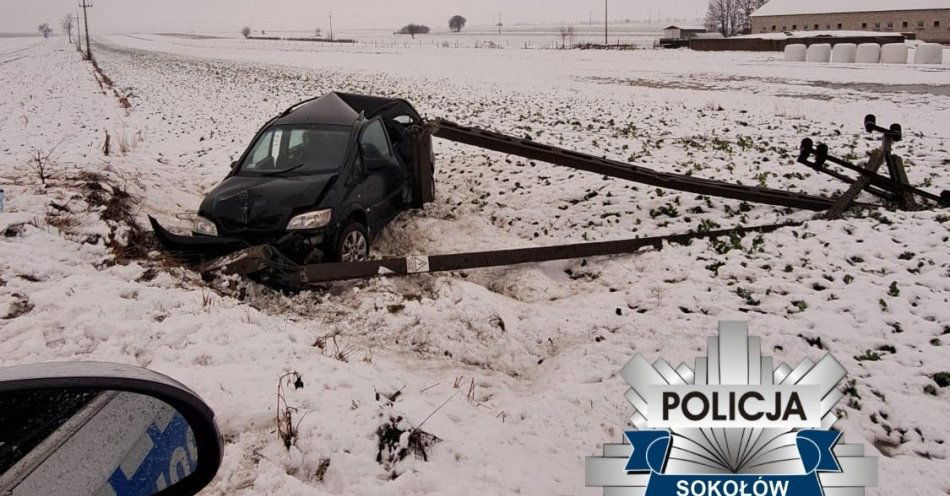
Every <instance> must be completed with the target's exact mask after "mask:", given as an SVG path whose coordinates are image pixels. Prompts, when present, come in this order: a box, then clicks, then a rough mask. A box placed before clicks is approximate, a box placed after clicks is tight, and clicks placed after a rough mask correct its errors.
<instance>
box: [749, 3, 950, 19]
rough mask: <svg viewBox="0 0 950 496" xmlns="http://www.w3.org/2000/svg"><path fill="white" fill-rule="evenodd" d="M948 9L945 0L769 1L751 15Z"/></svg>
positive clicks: (948, 6) (949, 4)
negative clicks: (898, 0)
mask: <svg viewBox="0 0 950 496" xmlns="http://www.w3.org/2000/svg"><path fill="white" fill-rule="evenodd" d="M929 9H950V3H948V2H947V0H903V1H902V2H897V3H896V2H894V1H893V0H770V1H769V2H768V3H766V4H765V5H763V6H762V7H760V8H759V9H758V10H756V11H755V12H753V13H752V17H765V16H779V15H798V14H839V13H847V12H882V11H892V10H894V11H905V10H929Z"/></svg>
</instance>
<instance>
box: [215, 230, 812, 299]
mask: <svg viewBox="0 0 950 496" xmlns="http://www.w3.org/2000/svg"><path fill="white" fill-rule="evenodd" d="M800 225H802V223H801V222H787V223H783V224H771V225H763V226H755V227H740V228H735V229H722V230H718V231H707V232H694V233H688V234H674V235H670V236H651V237H646V238H635V239H625V240H619V241H600V242H593V243H580V244H572V245H559V246H542V247H533V248H515V249H510V250H496V251H482V252H471V253H456V254H451V255H431V256H426V255H414V256H409V257H405V258H390V259H385V260H371V261H366V262H350V263H329V264H314V265H307V266H304V267H301V268H300V270H299V273H298V274H299V283H300V285H301V286H306V285H313V284H319V283H325V282H332V281H345V280H350V279H369V278H375V277H393V276H407V275H412V274H430V273H435V272H450V271H456V270H467V269H480V268H487V267H500V266H508V265H518V264H526V263H538V262H550V261H554V260H572V259H580V258H589V257H602V256H610V255H624V254H633V253H635V252H637V251H639V250H640V249H642V248H647V247H654V248H657V249H660V248H662V246H663V244H664V243H672V244H688V243H690V242H691V241H694V240H699V239H713V238H719V237H723V236H744V235H746V234H750V233H769V232H773V231H776V230H778V229H782V228H785V227H797V226H800ZM272 255H273V253H268V250H266V249H264V247H254V248H249V249H248V250H245V251H244V252H239V253H238V254H235V255H232V256H230V257H228V262H227V263H226V264H223V265H222V264H217V265H216V266H215V267H214V268H215V269H218V270H221V271H223V272H225V273H229V274H235V273H236V274H248V273H253V272H257V271H260V270H264V269H265V268H267V269H272V268H273V264H270V263H267V262H266V259H267V257H271V256H272ZM280 265H281V266H280V267H279V268H280V269H281V272H283V273H284V274H287V273H288V272H291V271H292V269H291V267H288V266H287V265H286V261H282V262H281V263H280ZM285 282H287V281H285Z"/></svg>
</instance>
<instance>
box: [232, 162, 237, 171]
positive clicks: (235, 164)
mask: <svg viewBox="0 0 950 496" xmlns="http://www.w3.org/2000/svg"><path fill="white" fill-rule="evenodd" d="M237 167H238V161H237V160H235V161H233V162H231V170H234V169H237Z"/></svg>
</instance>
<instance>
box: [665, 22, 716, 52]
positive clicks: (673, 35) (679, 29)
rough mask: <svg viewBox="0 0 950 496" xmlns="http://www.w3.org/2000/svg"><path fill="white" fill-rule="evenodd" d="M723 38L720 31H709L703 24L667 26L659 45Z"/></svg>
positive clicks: (687, 44)
mask: <svg viewBox="0 0 950 496" xmlns="http://www.w3.org/2000/svg"><path fill="white" fill-rule="evenodd" d="M709 38H722V35H721V34H719V33H707V32H706V28H704V27H702V26H667V27H666V28H664V29H663V38H660V43H659V45H660V46H662V47H664V48H679V47H684V46H689V41H690V40H696V39H709Z"/></svg>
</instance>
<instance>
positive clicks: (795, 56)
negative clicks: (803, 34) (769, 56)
mask: <svg viewBox="0 0 950 496" xmlns="http://www.w3.org/2000/svg"><path fill="white" fill-rule="evenodd" d="M807 50H808V47H807V46H805V45H801V44H794V45H786V46H785V61H786V62H804V61H805V52H806V51H807Z"/></svg>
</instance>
